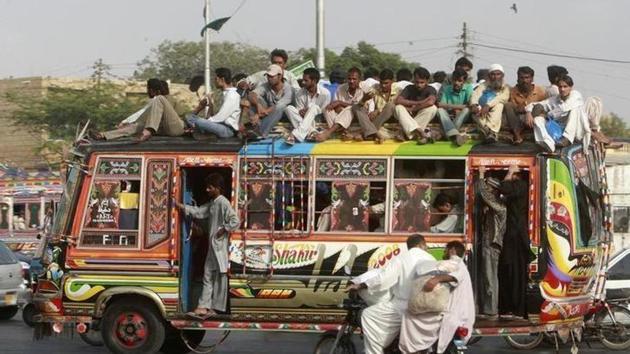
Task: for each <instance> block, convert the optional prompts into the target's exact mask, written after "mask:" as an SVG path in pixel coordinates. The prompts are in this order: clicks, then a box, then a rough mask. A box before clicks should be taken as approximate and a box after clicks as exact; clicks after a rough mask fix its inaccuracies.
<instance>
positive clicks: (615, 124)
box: [600, 113, 630, 138]
mask: <svg viewBox="0 0 630 354" xmlns="http://www.w3.org/2000/svg"><path fill="white" fill-rule="evenodd" d="M600 127H601V130H602V132H603V133H604V134H606V135H607V136H610V137H617V138H627V137H630V129H629V128H628V127H627V125H626V122H624V121H623V119H621V117H619V116H618V115H616V114H615V113H610V114H609V115H608V116H604V117H602V120H601V122H600Z"/></svg>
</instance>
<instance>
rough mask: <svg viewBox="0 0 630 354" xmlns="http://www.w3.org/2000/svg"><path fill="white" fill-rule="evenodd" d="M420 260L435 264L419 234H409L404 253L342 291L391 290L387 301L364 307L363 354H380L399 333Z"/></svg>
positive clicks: (362, 317)
mask: <svg viewBox="0 0 630 354" xmlns="http://www.w3.org/2000/svg"><path fill="white" fill-rule="evenodd" d="M422 261H435V258H434V257H433V256H432V255H431V254H429V253H428V252H427V243H426V241H425V239H424V237H423V236H422V235H420V234H415V235H411V236H409V237H408V238H407V252H403V253H401V254H400V255H398V256H396V257H394V258H393V259H392V260H391V261H389V263H387V265H385V267H384V268H382V269H381V271H380V272H378V273H376V275H375V276H373V277H371V278H369V279H367V280H365V282H363V283H360V284H352V285H350V286H349V287H348V288H347V290H346V291H352V290H361V289H368V290H370V291H379V292H380V291H383V290H388V289H391V293H392V298H391V299H390V300H388V301H383V302H379V303H376V304H374V305H372V306H370V307H368V308H366V309H365V310H364V311H363V314H362V315H361V328H362V330H363V335H364V337H363V343H364V345H365V353H366V354H382V353H383V350H384V348H387V346H389V345H390V344H391V343H392V342H393V341H394V339H395V338H396V336H397V335H398V333H399V332H400V326H401V321H402V318H403V314H404V313H405V311H406V310H407V304H408V303H409V297H410V296H411V289H412V286H413V281H412V279H413V278H414V277H415V274H416V266H417V264H418V263H420V262H422Z"/></svg>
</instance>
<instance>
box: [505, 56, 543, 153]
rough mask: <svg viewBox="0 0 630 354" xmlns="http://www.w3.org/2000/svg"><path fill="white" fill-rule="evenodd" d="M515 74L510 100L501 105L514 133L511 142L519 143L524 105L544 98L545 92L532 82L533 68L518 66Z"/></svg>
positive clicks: (521, 139) (523, 119)
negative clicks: (515, 79) (514, 83)
mask: <svg viewBox="0 0 630 354" xmlns="http://www.w3.org/2000/svg"><path fill="white" fill-rule="evenodd" d="M516 76H517V81H516V86H514V87H512V89H511V90H510V100H509V101H508V102H507V103H506V104H505V106H503V111H504V113H505V117H506V118H507V122H508V124H509V125H510V128H511V129H512V133H513V134H514V138H513V139H512V143H513V144H514V145H519V144H520V143H522V142H523V137H522V136H521V132H522V131H523V123H524V122H525V107H526V106H527V105H529V104H531V103H534V102H540V101H542V100H544V99H545V98H547V93H545V89H544V88H543V87H542V86H538V85H535V84H534V69H532V68H530V67H529V66H521V67H520V68H518V70H517V72H516Z"/></svg>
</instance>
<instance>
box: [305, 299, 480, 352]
mask: <svg viewBox="0 0 630 354" xmlns="http://www.w3.org/2000/svg"><path fill="white" fill-rule="evenodd" d="M366 307H367V304H366V303H365V301H364V300H363V299H361V297H360V296H359V295H358V294H357V293H356V292H354V291H351V292H350V293H349V296H348V298H347V299H344V301H343V304H342V308H343V309H344V310H346V317H345V319H344V321H343V323H342V324H341V327H340V328H339V330H338V331H329V332H326V333H324V334H323V335H322V337H321V338H320V340H319V341H318V342H317V345H316V346H315V351H314V354H356V353H357V349H356V346H355V344H354V342H353V338H354V334H355V333H358V334H359V337H360V338H361V339H362V338H363V334H362V332H361V313H362V312H363V310H364V309H365V308H366ZM467 335H468V329H467V328H465V327H459V328H458V329H457V331H456V333H455V336H454V337H453V339H452V340H451V342H450V343H449V345H448V347H447V348H446V351H445V353H447V354H461V353H464V352H465V350H466V349H467V348H466V343H465V342H464V338H466V336H467ZM434 346H437V343H436V344H435V345H434ZM384 352H385V354H399V353H401V352H400V350H399V349H398V338H396V339H395V340H394V341H393V342H392V343H391V344H390V345H389V346H388V347H387V348H385V350H384Z"/></svg>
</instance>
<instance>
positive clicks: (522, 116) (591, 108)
mask: <svg viewBox="0 0 630 354" xmlns="http://www.w3.org/2000/svg"><path fill="white" fill-rule="evenodd" d="M270 60H271V65H269V67H268V68H267V70H263V71H260V72H257V73H255V74H252V75H249V76H247V75H245V74H237V75H232V72H231V71H230V69H229V68H217V69H216V70H215V71H214V74H215V75H214V85H215V88H216V90H217V91H215V92H218V94H215V95H214V96H215V97H211V95H210V96H208V95H205V96H203V97H202V98H201V100H200V101H199V104H198V106H197V107H196V108H195V109H194V110H193V111H192V112H191V113H190V114H187V115H186V117H185V118H184V119H182V118H181V117H180V116H179V115H178V114H177V112H176V110H175V108H174V107H173V100H172V99H170V98H169V95H168V85H167V84H166V83H165V82H164V81H161V80H159V79H150V80H148V81H147V93H148V95H149V97H150V100H149V102H148V103H147V105H146V106H145V107H144V108H142V109H141V110H140V111H138V112H136V113H135V114H134V115H132V116H131V117H129V118H128V119H126V120H125V121H123V122H121V123H120V124H118V126H117V127H116V129H114V130H110V131H106V132H95V131H90V132H89V136H90V137H91V138H92V139H107V140H110V139H116V138H120V137H127V136H137V138H136V139H137V140H138V141H144V140H147V139H149V138H151V136H153V135H165V136H181V135H184V134H192V135H193V137H195V138H196V139H198V140H210V141H212V140H216V139H223V138H231V137H235V136H241V137H243V138H245V139H259V138H267V137H270V136H276V137H282V138H283V139H284V142H285V143H286V144H289V145H293V144H295V143H296V142H304V141H310V142H323V141H325V140H327V139H330V138H331V137H333V136H338V137H339V138H340V139H341V140H343V141H363V140H371V141H374V143H376V144H382V143H383V142H384V141H385V140H386V139H395V140H396V141H407V140H413V141H416V142H417V143H418V144H421V145H423V144H430V143H433V142H434V141H436V140H450V141H452V142H453V144H455V145H456V146H461V145H464V144H466V142H467V140H468V139H469V138H470V136H479V135H480V136H481V137H482V138H483V140H484V142H486V143H494V142H497V141H499V140H507V141H510V142H511V143H512V144H514V145H519V144H521V143H522V142H523V141H524V139H525V138H526V137H528V136H530V135H531V134H527V133H529V131H533V139H534V140H535V141H536V143H537V144H539V145H540V146H542V147H543V148H544V150H545V151H547V152H553V151H555V150H556V148H558V147H566V146H569V145H571V144H572V143H574V142H579V141H581V142H583V143H584V144H585V145H588V144H589V143H590V141H591V137H592V138H594V140H596V141H598V142H600V143H604V144H608V143H610V139H609V138H607V137H606V136H605V135H604V134H603V133H601V132H600V131H599V130H600V129H599V120H600V116H601V108H602V107H601V105H602V104H601V101H600V99H599V98H597V97H588V98H586V99H584V98H583V97H582V95H581V94H580V92H578V91H577V90H575V89H574V88H573V87H574V82H573V79H572V78H571V76H569V74H568V71H567V69H566V68H564V67H561V66H557V65H551V66H549V67H547V75H548V78H549V85H548V86H546V87H543V86H540V85H536V84H534V70H533V69H532V68H530V67H528V66H522V67H519V68H518V70H517V77H518V79H517V82H516V85H514V86H513V87H511V86H510V85H508V84H507V83H506V82H505V79H504V78H505V71H504V69H503V66H501V65H500V64H492V65H491V66H490V67H489V68H488V69H480V70H478V71H477V81H476V82H473V78H472V74H471V72H472V70H473V63H472V62H471V61H470V60H469V59H468V58H465V57H462V58H459V59H458V60H457V62H456V63H455V68H454V70H453V72H452V73H450V74H448V75H447V74H446V73H445V72H443V71H438V72H435V73H433V75H432V74H431V73H430V72H429V70H427V69H426V68H423V67H417V68H415V69H414V70H413V72H411V71H410V70H409V69H406V68H402V69H399V70H397V71H396V73H394V71H393V70H391V69H388V68H384V69H382V70H381V71H380V72H379V71H378V70H376V69H369V70H367V72H366V73H362V72H361V70H360V69H359V68H356V67H353V68H349V69H348V70H347V72H346V73H345V77H344V73H342V72H340V71H339V70H334V71H333V72H332V73H331V75H330V80H329V81H324V80H323V79H322V78H321V76H320V72H319V71H318V70H317V69H315V68H308V69H305V70H304V72H303V75H302V77H301V78H299V79H298V78H296V76H295V75H294V74H293V73H292V72H291V71H288V70H286V64H287V61H288V55H287V52H286V51H284V50H282V49H275V50H273V51H272V52H271V55H270ZM283 120H285V121H288V122H289V123H290V128H289V129H286V128H284V127H286V126H289V125H288V124H285V125H282V124H278V123H279V122H281V121H283ZM434 121H435V122H436V123H439V128H440V129H431V127H433V126H438V125H437V124H433V125H430V123H431V122H434ZM353 123H355V124H353ZM386 123H398V124H386ZM466 123H474V124H466ZM502 130H503V132H502ZM504 132H506V133H507V134H506V133H504ZM500 133H501V134H500Z"/></svg>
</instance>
